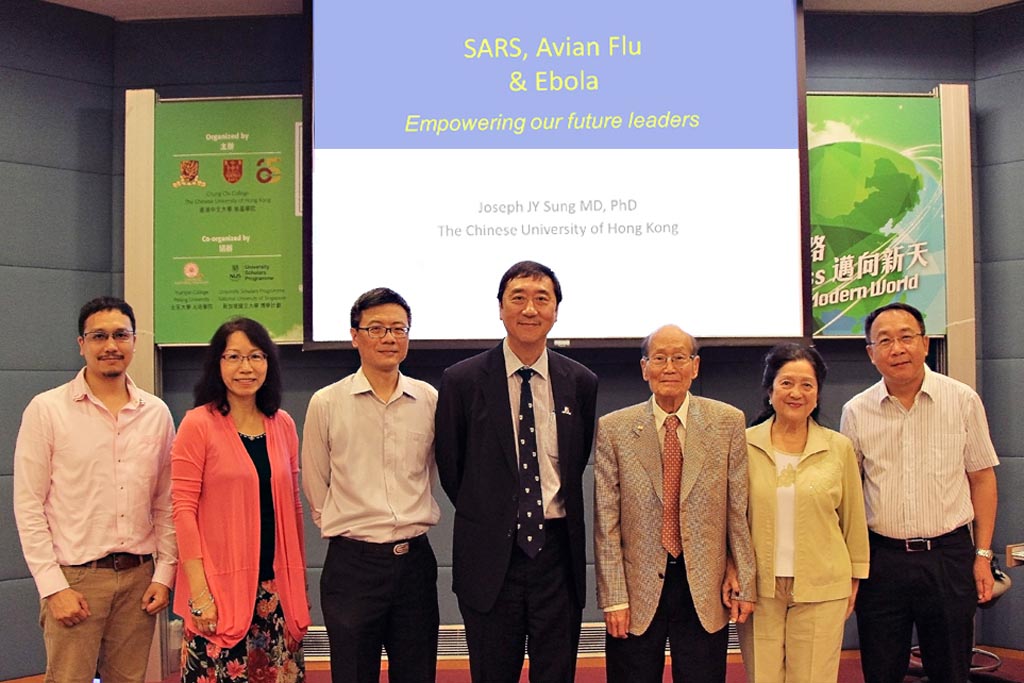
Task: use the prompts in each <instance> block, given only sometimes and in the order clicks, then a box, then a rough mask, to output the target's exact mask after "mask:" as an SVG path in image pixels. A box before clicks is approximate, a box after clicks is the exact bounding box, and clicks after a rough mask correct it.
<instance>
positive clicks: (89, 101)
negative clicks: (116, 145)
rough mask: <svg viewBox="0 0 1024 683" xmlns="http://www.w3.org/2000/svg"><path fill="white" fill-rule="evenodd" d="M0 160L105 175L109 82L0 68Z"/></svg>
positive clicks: (108, 137)
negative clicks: (1, 100)
mask: <svg viewBox="0 0 1024 683" xmlns="http://www.w3.org/2000/svg"><path fill="white" fill-rule="evenodd" d="M0 91H2V92H3V93H4V111H3V122H4V125H2V126H0V160H2V161H12V162H18V163H24V164H35V165H39V166H50V167H53V168H65V169H75V170H79V171H88V172H92V173H107V174H109V173H110V149H111V147H110V125H111V110H110V91H111V90H110V86H107V85H97V84H92V83H80V82H76V81H69V80H67V79H65V78H58V77H56V76H46V75H42V74H34V73H28V72H24V71H17V70H14V69H10V68H6V67H3V66H0Z"/></svg>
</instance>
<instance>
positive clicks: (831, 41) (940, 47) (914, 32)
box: [804, 13, 974, 90]
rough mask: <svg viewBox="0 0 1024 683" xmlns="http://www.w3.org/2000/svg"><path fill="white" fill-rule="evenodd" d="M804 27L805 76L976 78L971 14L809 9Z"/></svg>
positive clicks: (958, 79) (949, 80)
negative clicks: (856, 11) (843, 12)
mask: <svg viewBox="0 0 1024 683" xmlns="http://www.w3.org/2000/svg"><path fill="white" fill-rule="evenodd" d="M804 30H805V34H806V39H805V44H806V48H807V49H806V51H807V76H808V78H822V77H828V78H864V77H870V78H872V79H873V80H874V81H875V82H876V84H881V83H883V82H886V81H890V80H893V79H902V80H916V79H934V80H935V81H936V82H939V81H942V82H946V83H951V82H956V81H969V80H971V79H973V78H974V61H973V52H972V46H973V43H974V38H973V20H972V19H971V17H969V16H940V15H899V14H861V15H857V14H827V13H808V14H806V15H805V24H804ZM872 89H878V88H877V86H876V87H875V88H872ZM858 90H859V89H858Z"/></svg>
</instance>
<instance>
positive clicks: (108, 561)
mask: <svg viewBox="0 0 1024 683" xmlns="http://www.w3.org/2000/svg"><path fill="white" fill-rule="evenodd" d="M152 559H153V556H152V555H132V554H131V553H110V554H109V555H107V556H106V557H101V558H100V559H98V560H93V561H92V562H86V563H84V564H73V565H71V566H72V567H75V568H82V567H88V568H90V569H113V570H114V571H115V572H120V571H124V570H125V569H135V567H138V566H139V565H143V564H145V563H147V562H149V561H150V560H152Z"/></svg>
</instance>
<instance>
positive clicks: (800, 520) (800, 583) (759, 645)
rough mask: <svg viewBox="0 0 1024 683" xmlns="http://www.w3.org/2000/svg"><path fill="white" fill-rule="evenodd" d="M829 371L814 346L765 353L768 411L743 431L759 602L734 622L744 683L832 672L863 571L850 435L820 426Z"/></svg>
mask: <svg viewBox="0 0 1024 683" xmlns="http://www.w3.org/2000/svg"><path fill="white" fill-rule="evenodd" d="M825 374H826V367H825V362H824V361H823V360H822V358H821V355H820V354H819V353H818V352H817V351H816V350H815V349H814V348H813V347H805V346H802V345H800V344H782V345H779V346H776V347H775V348H774V349H772V350H771V351H770V352H769V353H768V355H767V356H766V357H765V368H764V376H763V380H762V388H763V389H764V391H765V410H764V412H763V413H762V414H761V415H760V416H758V418H756V419H755V420H754V426H753V427H751V428H750V429H748V430H747V463H748V464H747V467H748V471H749V474H750V487H749V491H750V499H749V504H748V508H747V517H748V519H749V522H750V530H751V536H752V537H753V540H754V552H755V555H756V557H757V594H758V599H757V607H756V609H755V612H754V614H753V615H752V616H751V618H750V619H748V620H747V622H746V623H744V624H739V625H738V627H739V634H740V646H741V649H742V652H743V663H744V666H745V667H746V670H747V680H748V681H749V682H750V683H799V682H803V681H806V682H807V683H825V682H826V681H835V680H836V679H837V678H838V676H839V655H840V651H841V649H842V642H843V630H844V623H845V622H846V619H847V618H848V617H849V616H850V613H851V612H852V611H853V605H854V601H855V600H856V597H857V582H858V580H859V579H862V578H867V576H868V530H867V522H866V521H865V516H864V494H863V492H862V490H861V479H860V471H859V468H858V464H857V457H856V455H855V454H854V451H853V445H852V444H851V443H850V440H849V439H847V438H846V437H845V436H843V435H842V434H839V433H838V432H835V431H832V430H831V429H826V428H825V427H822V426H821V425H819V424H818V423H817V422H816V420H815V418H816V417H817V415H818V392H819V391H820V390H821V386H822V385H823V384H824V382H825Z"/></svg>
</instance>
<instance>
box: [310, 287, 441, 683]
mask: <svg viewBox="0 0 1024 683" xmlns="http://www.w3.org/2000/svg"><path fill="white" fill-rule="evenodd" d="M410 320H411V312H410V309H409V304H408V303H406V301H405V299H403V298H402V297H401V296H400V295H399V294H397V293H396V292H394V291H392V290H390V289H387V288H383V287H382V288H377V289H372V290H370V291H368V292H366V293H365V294H363V295H361V296H360V297H359V298H358V299H357V300H356V302H355V304H354V305H353V306H352V311H351V325H352V329H351V333H352V345H353V346H354V347H355V348H356V350H357V351H358V352H359V360H360V367H359V370H357V371H356V372H355V373H353V374H351V375H349V376H348V377H345V378H344V379H342V380H340V381H338V382H335V383H334V384H331V385H330V386H327V387H324V388H323V389H321V390H320V391H318V392H316V393H315V394H314V395H313V398H312V399H311V400H310V402H309V409H308V410H307V412H306V424H305V428H304V430H303V439H302V470H303V489H304V490H305V493H306V497H307V498H308V499H309V504H310V507H311V508H312V512H313V521H314V522H316V524H317V525H318V526H319V527H320V531H321V534H322V535H323V537H324V538H328V539H330V546H329V548H328V551H327V558H326V560H325V561H324V568H323V573H322V574H321V577H320V605H321V608H322V609H323V614H324V622H325V625H326V626H327V637H328V640H329V642H330V648H331V679H332V681H333V682H334V683H363V682H369V681H372V682H373V683H376V682H377V681H378V680H379V678H380V651H381V646H382V645H383V646H384V648H385V649H386V650H387V653H388V664H389V666H388V677H389V680H391V681H394V682H396V683H402V682H417V683H418V682H421V681H433V680H434V676H435V671H436V666H437V629H438V624H439V615H438V607H437V560H436V559H435V557H434V551H433V550H432V549H431V547H430V542H429V541H428V540H427V536H426V533H427V531H428V530H429V529H430V527H432V526H433V525H435V524H437V521H438V519H439V518H440V516H441V513H440V509H439V508H438V506H437V502H436V501H435V500H434V497H433V490H432V489H433V482H434V481H436V479H437V468H436V465H435V464H434V410H435V407H436V405H437V391H436V390H435V389H434V388H433V387H432V386H430V385H429V384H427V383H426V382H421V381H419V380H415V379H412V378H410V377H406V376H405V375H403V374H402V373H401V372H400V371H399V364H400V363H401V362H402V361H403V360H404V359H405V357H406V354H408V352H409V324H410Z"/></svg>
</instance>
